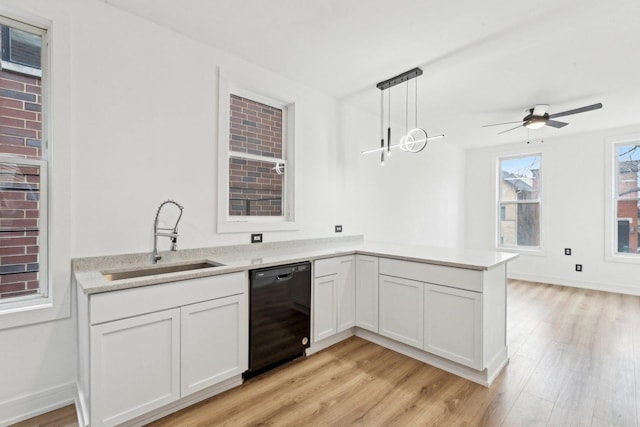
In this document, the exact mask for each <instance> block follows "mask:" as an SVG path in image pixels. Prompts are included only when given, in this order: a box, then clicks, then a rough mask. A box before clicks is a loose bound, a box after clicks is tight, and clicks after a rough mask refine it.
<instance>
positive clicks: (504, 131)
mask: <svg viewBox="0 0 640 427" xmlns="http://www.w3.org/2000/svg"><path fill="white" fill-rule="evenodd" d="M522 126H524V125H519V126H516V127H514V128H511V129H507V130H503V131H502V132H498V135H500V134H502V133H506V132H509V131H512V130H515V129H518V128H521V127H522Z"/></svg>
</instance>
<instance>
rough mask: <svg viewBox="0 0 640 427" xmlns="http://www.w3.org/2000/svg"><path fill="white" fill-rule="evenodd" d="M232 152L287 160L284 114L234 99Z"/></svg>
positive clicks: (273, 109) (231, 131) (245, 99)
mask: <svg viewBox="0 0 640 427" xmlns="http://www.w3.org/2000/svg"><path fill="white" fill-rule="evenodd" d="M230 108H231V113H230V121H231V123H230V124H229V129H230V135H229V150H230V151H233V152H236V153H248V154H254V155H257V156H265V157H273V158H278V159H283V158H284V157H283V153H282V110H281V109H278V108H275V107H272V106H270V105H266V104H261V103H259V102H256V101H253V100H251V99H247V98H242V97H240V96H237V95H231V107H230Z"/></svg>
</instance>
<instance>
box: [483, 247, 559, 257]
mask: <svg viewBox="0 0 640 427" xmlns="http://www.w3.org/2000/svg"><path fill="white" fill-rule="evenodd" d="M496 250H497V251H500V252H511V253H515V254H520V255H531V256H540V257H546V256H547V251H546V250H544V249H542V248H536V249H524V248H514V247H504V246H497V247H496Z"/></svg>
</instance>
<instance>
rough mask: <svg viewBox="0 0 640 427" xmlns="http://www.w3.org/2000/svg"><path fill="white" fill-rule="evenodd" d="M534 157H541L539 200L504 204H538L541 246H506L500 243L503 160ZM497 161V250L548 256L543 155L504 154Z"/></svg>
mask: <svg viewBox="0 0 640 427" xmlns="http://www.w3.org/2000/svg"><path fill="white" fill-rule="evenodd" d="M533 156H539V157H540V168H539V171H540V173H539V178H538V198H537V199H536V200H535V201H532V200H523V201H517V200H516V201H513V202H512V201H508V202H504V203H507V204H513V205H515V206H518V205H520V204H533V203H537V204H538V222H539V229H538V233H539V235H538V239H539V244H538V246H519V245H509V244H504V243H502V242H501V241H500V234H501V229H502V228H501V221H502V203H503V200H502V190H501V186H502V161H503V160H510V159H518V158H523V157H533ZM494 158H495V159H496V163H495V171H496V172H495V174H496V175H495V176H496V180H495V187H494V189H495V190H494V191H495V203H496V204H495V208H494V214H493V215H494V218H495V221H494V227H495V233H494V236H495V248H496V249H498V250H502V251H513V252H518V253H524V254H530V255H546V253H545V250H544V232H543V230H544V228H543V226H544V223H545V211H544V206H545V205H544V204H543V192H544V180H543V177H544V174H543V173H542V165H543V155H542V152H541V151H536V152H524V153H511V154H502V155H496V156H495V157H494Z"/></svg>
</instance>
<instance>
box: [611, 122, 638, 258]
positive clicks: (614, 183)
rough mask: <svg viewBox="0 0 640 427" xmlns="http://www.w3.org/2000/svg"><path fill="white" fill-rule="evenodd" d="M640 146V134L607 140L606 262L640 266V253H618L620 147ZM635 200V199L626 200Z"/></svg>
mask: <svg viewBox="0 0 640 427" xmlns="http://www.w3.org/2000/svg"><path fill="white" fill-rule="evenodd" d="M621 145H640V133H639V134H629V135H623V136H616V137H607V138H605V207H606V208H605V227H604V229H605V254H604V257H605V261H611V262H622V263H630V264H640V253H637V254H634V253H630V252H618V219H624V218H618V200H619V199H618V147H619V146H621ZM626 200H633V199H626Z"/></svg>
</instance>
